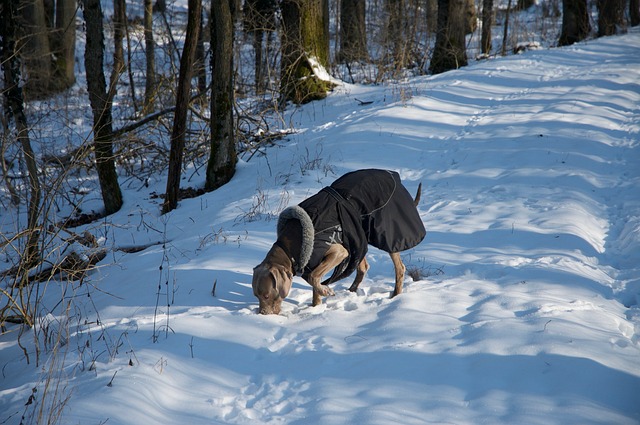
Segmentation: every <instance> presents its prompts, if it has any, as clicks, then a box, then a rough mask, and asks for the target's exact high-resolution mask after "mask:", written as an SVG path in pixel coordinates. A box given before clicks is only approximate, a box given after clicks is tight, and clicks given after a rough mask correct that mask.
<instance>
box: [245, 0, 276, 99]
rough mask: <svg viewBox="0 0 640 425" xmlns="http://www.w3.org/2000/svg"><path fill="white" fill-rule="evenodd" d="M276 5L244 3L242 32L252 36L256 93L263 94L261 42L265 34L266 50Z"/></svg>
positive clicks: (264, 0) (258, 0) (259, 0)
mask: <svg viewBox="0 0 640 425" xmlns="http://www.w3.org/2000/svg"><path fill="white" fill-rule="evenodd" d="M276 9H277V4H276V1H275V0H247V1H245V3H244V30H245V31H246V32H248V33H249V34H251V35H252V36H253V51H254V55H255V62H254V71H255V84H256V92H257V93H258V94H260V93H264V89H265V77H266V67H265V66H264V60H263V56H262V53H263V50H265V49H263V41H264V38H265V37H264V35H265V33H266V34H267V40H266V49H268V48H269V44H270V38H271V33H272V32H273V31H275V29H276V27H275V20H276V16H275V14H276Z"/></svg>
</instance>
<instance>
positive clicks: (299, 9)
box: [280, 0, 331, 104]
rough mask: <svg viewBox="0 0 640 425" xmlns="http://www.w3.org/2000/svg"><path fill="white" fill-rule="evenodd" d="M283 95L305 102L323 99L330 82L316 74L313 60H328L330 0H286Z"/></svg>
mask: <svg viewBox="0 0 640 425" xmlns="http://www.w3.org/2000/svg"><path fill="white" fill-rule="evenodd" d="M280 8H281V11H282V26H283V31H282V37H281V49H282V60H281V66H282V70H281V72H280V94H281V96H282V99H283V100H285V101H287V100H291V101H293V102H294V103H298V104H300V103H306V102H310V101H312V100H318V99H324V98H325V97H326V96H327V91H328V90H330V89H331V84H330V83H329V82H327V81H323V80H321V79H319V78H318V77H317V76H316V73H315V71H314V69H313V65H314V62H315V63H317V64H318V65H320V66H322V67H325V68H326V67H327V66H328V64H329V4H328V1H327V0H283V1H282V3H281V6H280Z"/></svg>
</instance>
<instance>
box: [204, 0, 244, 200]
mask: <svg viewBox="0 0 640 425" xmlns="http://www.w3.org/2000/svg"><path fill="white" fill-rule="evenodd" d="M210 27H211V46H212V55H211V80H212V87H211V154H210V156H209V162H208V164H207V175H206V182H205V190H207V191H211V190H214V189H217V188H218V187H220V186H222V185H223V184H225V183H227V182H228V181H229V180H231V178H232V177H233V175H234V174H235V171H236V162H237V155H236V145H235V135H234V128H233V15H232V13H231V5H230V1H229V0H220V1H214V2H213V3H212V8H211V25H210Z"/></svg>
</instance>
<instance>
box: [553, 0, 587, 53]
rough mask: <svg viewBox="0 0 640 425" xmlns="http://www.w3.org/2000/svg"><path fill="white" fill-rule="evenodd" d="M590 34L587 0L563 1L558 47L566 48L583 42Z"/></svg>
mask: <svg viewBox="0 0 640 425" xmlns="http://www.w3.org/2000/svg"><path fill="white" fill-rule="evenodd" d="M589 32H591V24H590V23H589V10H588V9H587V0H563V2H562V30H561V32H560V39H559V40H558V45H560V46H568V45H570V44H573V43H577V42H578V41H581V40H584V39H585V38H586V37H587V36H588V35H589Z"/></svg>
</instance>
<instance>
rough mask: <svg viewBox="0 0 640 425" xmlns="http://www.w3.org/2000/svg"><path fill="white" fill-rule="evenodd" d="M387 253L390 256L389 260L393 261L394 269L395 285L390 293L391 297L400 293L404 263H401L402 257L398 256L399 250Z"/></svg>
mask: <svg viewBox="0 0 640 425" xmlns="http://www.w3.org/2000/svg"><path fill="white" fill-rule="evenodd" d="M389 255H390V256H391V261H393V267H394V268H395V270H396V287H395V289H394V290H393V293H392V294H391V298H393V297H395V296H396V295H398V294H400V293H402V284H403V282H404V272H405V267H404V264H403V263H402V259H401V258H400V253H399V252H391V253H390V254H389Z"/></svg>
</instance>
